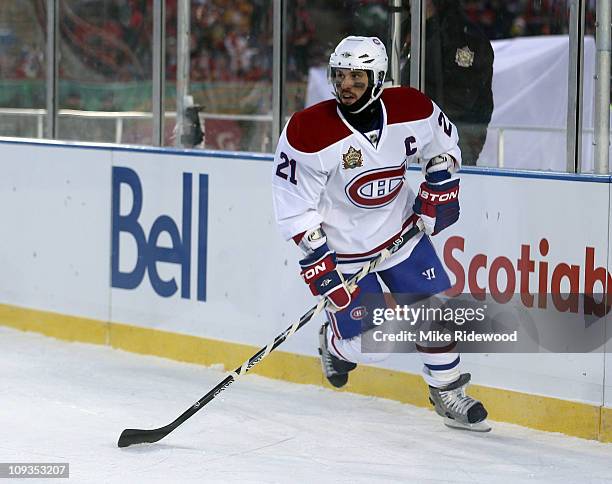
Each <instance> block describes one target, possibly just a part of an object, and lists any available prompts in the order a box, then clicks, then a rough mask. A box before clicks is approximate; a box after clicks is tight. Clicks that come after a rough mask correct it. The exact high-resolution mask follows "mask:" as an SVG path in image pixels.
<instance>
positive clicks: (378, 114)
mask: <svg viewBox="0 0 612 484" xmlns="http://www.w3.org/2000/svg"><path fill="white" fill-rule="evenodd" d="M366 94H368V93H367V92H366ZM366 94H364V95H363V96H362V97H361V99H359V101H357V102H356V103H355V104H357V103H359V102H361V100H362V99H364V98H366ZM369 98H370V97H369V96H368V97H367V98H366V99H369ZM355 104H353V105H351V106H344V105H342V104H340V103H338V106H339V108H340V112H341V113H342V114H343V115H344V117H345V118H346V120H347V121H348V122H349V124H350V125H351V126H352V127H353V128H355V129H356V130H357V131H359V132H361V133H367V132H369V131H372V130H375V129H380V124H381V120H382V104H381V102H380V99H377V100H376V101H374V102H373V103H372V104H370V105H369V106H368V107H367V108H365V109H364V110H363V111H361V112H360V113H355V112H354V111H356V110H358V109H359V107H357V108H356V107H355ZM363 104H365V103H363ZM349 108H350V110H349ZM351 111H352V112H351Z"/></svg>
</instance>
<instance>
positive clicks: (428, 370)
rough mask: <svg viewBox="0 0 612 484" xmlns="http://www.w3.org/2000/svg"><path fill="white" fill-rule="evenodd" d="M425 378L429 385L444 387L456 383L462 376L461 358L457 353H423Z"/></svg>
mask: <svg viewBox="0 0 612 484" xmlns="http://www.w3.org/2000/svg"><path fill="white" fill-rule="evenodd" d="M419 353H420V354H421V359H422V360H423V378H424V379H425V381H426V382H427V384H428V385H430V386H432V387H436V388H441V387H444V386H446V385H448V384H450V383H453V382H454V381H456V380H457V379H458V378H459V376H460V375H461V369H460V360H461V359H460V357H459V353H457V352H456V351H450V352H448V353H422V352H419Z"/></svg>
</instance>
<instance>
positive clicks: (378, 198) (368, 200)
mask: <svg viewBox="0 0 612 484" xmlns="http://www.w3.org/2000/svg"><path fill="white" fill-rule="evenodd" d="M405 173H406V165H405V164H404V163H402V164H401V165H400V166H395V167H391V168H377V169H374V170H369V171H366V172H364V173H361V174H359V175H357V176H356V177H355V178H353V179H352V180H351V181H350V182H349V184H348V185H347V186H346V188H345V190H344V191H345V192H346V196H347V197H348V198H349V200H350V201H351V202H352V203H353V204H355V205H357V206H358V207H361V208H379V207H384V206H385V205H387V204H389V203H391V202H392V201H393V200H394V199H395V197H397V195H398V193H399V192H400V190H401V189H402V186H403V185H404V175H405Z"/></svg>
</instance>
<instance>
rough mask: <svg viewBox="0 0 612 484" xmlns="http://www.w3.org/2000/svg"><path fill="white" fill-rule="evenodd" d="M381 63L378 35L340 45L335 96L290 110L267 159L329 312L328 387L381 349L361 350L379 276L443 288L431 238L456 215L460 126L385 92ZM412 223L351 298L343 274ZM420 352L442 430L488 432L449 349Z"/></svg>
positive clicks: (418, 101)
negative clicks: (408, 178) (367, 299)
mask: <svg viewBox="0 0 612 484" xmlns="http://www.w3.org/2000/svg"><path fill="white" fill-rule="evenodd" d="M387 63H388V60H387V53H386V50H385V47H384V45H383V44H382V42H381V41H380V40H379V39H378V38H376V37H355V36H350V37H347V38H345V39H344V40H342V41H341V42H340V43H339V44H338V46H337V47H336V49H335V51H334V52H333V53H332V54H331V57H330V61H329V77H330V81H331V83H332V85H333V86H334V95H335V97H336V100H335V101H334V100H330V101H325V102H322V103H319V104H317V105H315V106H312V107H310V108H308V109H306V110H304V111H301V112H298V113H295V114H294V115H293V116H292V117H291V119H290V120H289V122H288V123H287V125H286V127H285V129H284V130H283V133H282V135H281V137H280V140H279V143H278V148H277V150H276V154H275V163H274V175H273V197H274V208H275V214H276V219H277V222H278V225H279V227H280V230H281V233H282V235H283V236H284V237H285V238H286V239H287V240H288V239H293V240H294V241H295V243H296V244H297V245H298V246H299V248H300V249H301V250H302V251H303V258H302V260H300V266H301V275H302V277H303V278H304V280H305V282H306V283H307V284H308V285H309V286H310V289H311V291H312V293H313V294H314V295H320V296H326V297H327V298H328V299H329V301H330V302H331V307H332V308H333V309H332V310H330V311H328V317H329V322H328V323H325V324H324V325H323V326H322V327H321V330H320V347H319V352H320V354H321V362H322V366H323V371H324V373H325V376H326V377H327V379H328V380H329V382H330V383H331V384H332V385H334V386H336V387H341V386H343V385H345V384H346V383H347V381H348V374H349V372H350V371H352V370H353V369H354V368H356V366H357V363H373V362H376V361H379V360H380V356H381V355H380V354H372V353H362V352H361V331H362V325H361V313H362V311H359V309H360V308H362V307H363V304H364V303H363V297H364V294H378V295H380V294H382V291H383V290H382V287H381V283H380V280H382V281H383V282H384V283H385V284H386V286H387V287H388V288H389V289H390V290H391V292H393V293H411V294H420V295H423V296H427V295H434V294H438V293H440V292H442V291H444V290H446V289H448V288H449V287H450V280H449V278H448V275H447V274H446V272H445V269H444V267H443V266H442V263H441V262H440V260H439V258H438V256H437V254H436V252H435V250H434V248H433V246H432V244H431V242H430V240H429V237H428V236H429V235H435V234H437V233H438V232H440V231H441V230H443V229H445V228H446V227H448V226H449V225H451V224H453V223H455V222H456V221H457V220H458V218H459V202H458V192H459V179H458V177H457V175H456V172H457V170H458V169H459V167H460V163H461V152H460V150H459V148H458V146H457V141H458V138H457V130H456V129H455V127H454V125H453V124H452V123H451V122H450V121H449V119H448V118H447V117H446V116H445V115H444V113H443V112H442V111H441V110H440V109H439V108H438V107H437V106H436V105H435V103H433V102H432V101H431V100H430V99H429V98H427V97H426V96H425V95H424V94H422V93H420V92H419V91H417V90H414V89H411V88H404V87H394V88H387V89H384V90H383V87H384V86H383V83H384V81H385V75H386V72H387ZM418 160H424V161H423V165H424V166H423V173H424V176H425V181H424V182H423V183H422V184H421V187H420V190H419V193H418V195H417V196H416V197H415V194H414V192H413V191H412V190H411V189H410V187H409V186H408V184H407V183H406V182H405V171H406V168H407V166H408V165H409V164H410V163H413V162H416V161H418ZM432 194H434V195H443V194H448V196H445V197H440V196H433V197H432V196H431V195H432ZM440 199H443V200H445V201H444V202H439V201H438V200H440ZM419 219H420V221H421V222H419V224H422V226H423V232H425V233H420V234H419V235H417V236H416V237H414V238H413V239H412V240H410V241H409V242H408V243H407V244H406V245H405V246H404V247H403V248H402V249H400V250H399V251H398V252H396V253H395V254H394V255H393V256H392V257H390V258H389V259H387V260H386V261H385V262H383V263H382V264H381V265H380V266H379V267H378V268H377V271H376V273H371V274H368V275H367V276H366V277H365V278H364V279H362V280H361V281H360V282H359V285H358V287H357V288H355V290H354V291H353V292H352V293H351V289H352V288H349V287H347V284H346V280H347V279H348V277H349V275H350V274H353V273H355V272H357V270H358V269H359V268H360V267H361V266H362V265H363V263H364V262H366V261H368V260H369V259H371V258H374V257H376V255H377V254H378V253H379V252H380V251H381V250H382V249H383V248H385V247H386V246H388V245H389V244H390V243H391V242H392V241H393V240H394V239H395V238H396V237H397V235H398V234H402V233H404V232H405V231H407V230H409V229H410V228H411V227H412V226H413V225H414V224H415V223H417V221H418V220H419ZM379 279H380V280H379ZM426 351H427V352H421V355H422V358H423V362H424V367H423V377H424V378H425V380H426V382H427V383H428V385H429V394H430V401H431V403H432V404H433V405H434V408H435V410H436V412H437V413H438V414H439V415H441V416H442V417H444V418H445V423H446V424H447V425H450V426H454V427H460V428H467V429H469V430H477V431H487V430H490V427H489V426H488V425H487V424H486V422H485V418H486V416H487V412H486V410H485V408H484V406H483V405H482V403H480V402H479V401H477V400H474V399H473V398H471V397H469V396H468V395H466V394H465V388H466V386H467V384H468V382H469V380H470V375H469V374H461V372H460V369H459V355H458V353H457V352H456V351H455V349H454V347H452V346H451V347H446V348H437V349H435V348H434V349H427V350H426ZM383 356H386V355H383Z"/></svg>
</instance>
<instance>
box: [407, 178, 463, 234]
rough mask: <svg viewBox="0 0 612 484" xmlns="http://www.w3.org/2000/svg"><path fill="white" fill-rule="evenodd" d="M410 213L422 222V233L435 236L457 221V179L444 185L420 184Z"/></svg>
mask: <svg viewBox="0 0 612 484" xmlns="http://www.w3.org/2000/svg"><path fill="white" fill-rule="evenodd" d="M412 211H413V212H414V213H415V214H417V215H418V216H419V218H420V219H421V220H422V221H423V226H424V231H425V233H426V234H428V235H436V234H437V233H439V232H440V231H442V230H444V229H445V228H446V227H448V226H450V225H452V224H454V223H455V222H456V221H457V220H459V179H458V178H455V179H451V180H449V181H447V182H446V183H438V184H434V183H429V182H427V181H425V182H423V183H421V187H420V188H419V194H418V195H417V197H416V199H415V201H414V205H413V206H412Z"/></svg>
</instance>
